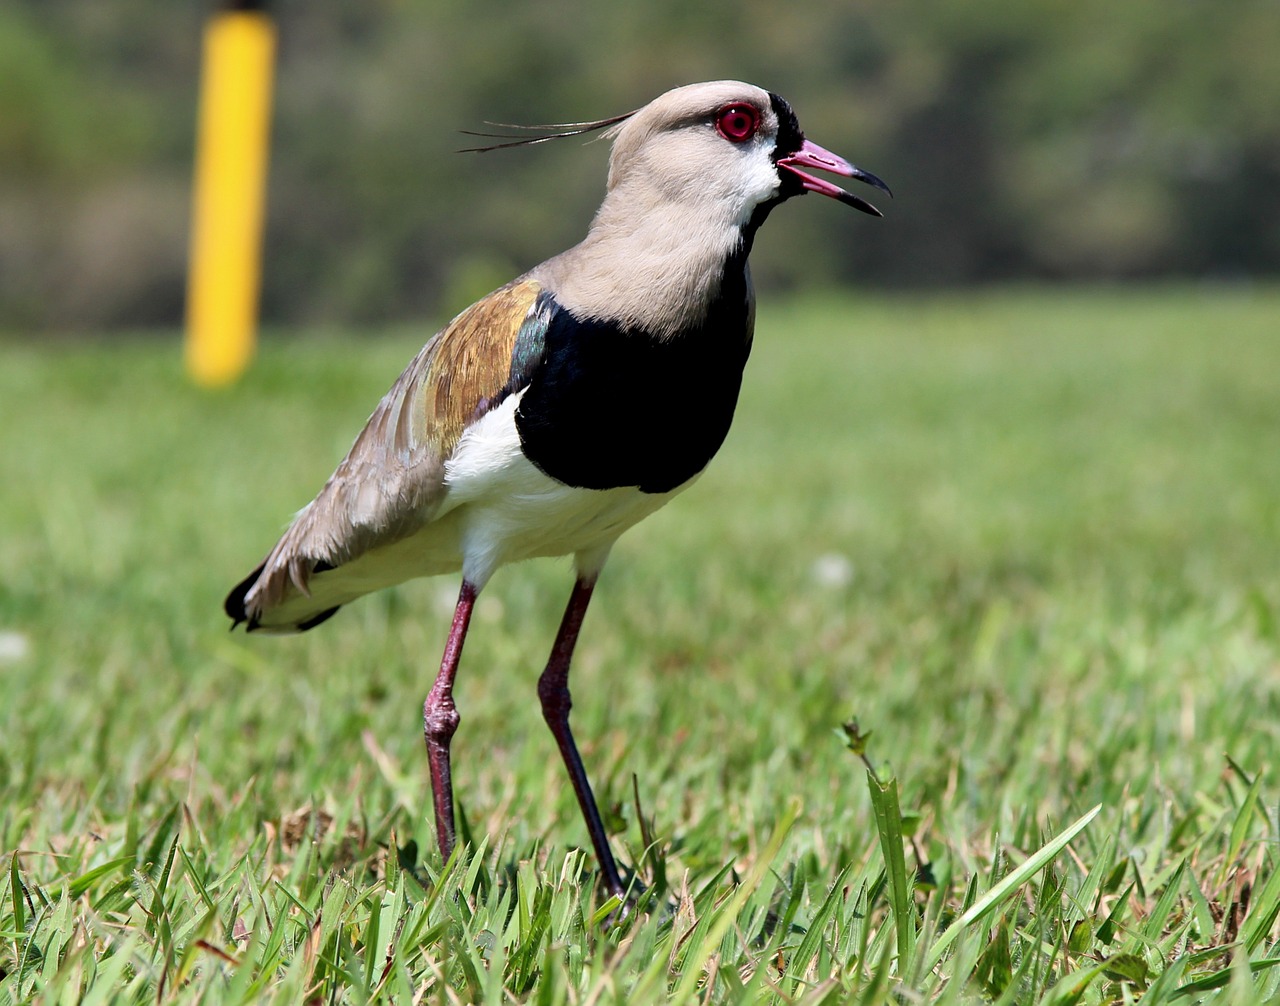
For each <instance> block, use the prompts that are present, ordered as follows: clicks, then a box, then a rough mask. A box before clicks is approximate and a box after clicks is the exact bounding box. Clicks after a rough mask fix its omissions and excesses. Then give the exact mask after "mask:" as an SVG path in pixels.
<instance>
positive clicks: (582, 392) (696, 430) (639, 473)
mask: <svg viewBox="0 0 1280 1006" xmlns="http://www.w3.org/2000/svg"><path fill="white" fill-rule="evenodd" d="M745 263H746V255H745V253H744V252H740V253H739V254H735V255H734V257H733V258H732V259H731V260H730V262H729V263H728V264H727V267H726V270H725V275H724V280H723V282H722V285H721V290H720V296H719V297H718V298H717V299H716V301H715V302H714V303H713V304H712V305H711V306H710V308H709V309H708V311H707V314H706V317H705V318H703V320H702V321H701V322H699V323H698V324H696V325H693V326H690V327H689V328H688V329H686V330H684V331H682V332H679V333H678V334H676V335H675V336H672V337H669V338H665V339H657V338H654V337H653V336H652V335H650V334H649V333H647V332H644V331H634V330H627V329H623V328H622V327H620V326H619V325H618V324H617V323H614V322H609V321H602V320H594V319H592V320H584V319H581V318H578V317H575V316H574V315H573V314H570V313H569V312H568V311H567V310H565V309H564V308H557V309H556V310H555V312H554V313H553V314H552V315H551V318H550V320H549V322H548V325H547V330H546V343H545V353H544V355H543V358H542V362H541V364H540V365H539V366H538V368H537V369H536V370H535V372H534V374H533V377H532V380H531V381H530V382H529V387H528V390H527V391H526V392H525V395H524V398H523V399H522V400H521V402H520V407H519V409H518V410H517V411H516V428H517V430H518V431H519V434H520V445H521V448H522V449H523V450H524V453H525V456H526V457H528V459H529V460H530V461H531V462H533V464H534V465H536V466H537V467H538V468H539V469H540V470H541V471H542V472H544V473H545V474H547V475H549V476H551V477H552V478H554V479H557V480H558V481H560V482H563V483H565V484H567V485H571V486H577V487H579V488H583V489H613V488H616V487H619V486H635V487H638V488H639V489H640V491H641V492H646V493H664V492H669V491H670V490H672V489H675V488H676V487H677V486H680V485H682V484H683V483H685V482H687V481H688V480H689V479H691V478H693V476H695V475H697V474H698V473H699V472H700V471H702V469H703V468H705V467H706V466H707V463H708V462H709V461H710V460H711V458H712V457H713V456H714V455H715V453H716V451H717V450H719V449H720V445H721V444H722V443H723V442H724V438H725V436H726V435H727V434H728V432H729V424H730V423H731V422H732V421H733V410H734V407H735V406H736V405H737V402H738V391H739V389H740V388H741V386H742V370H743V367H745V366H746V362H747V355H748V354H749V353H750V351H751V333H750V331H749V330H748V323H749V317H750V305H749V303H748V299H747V285H746V274H745V271H744V267H745Z"/></svg>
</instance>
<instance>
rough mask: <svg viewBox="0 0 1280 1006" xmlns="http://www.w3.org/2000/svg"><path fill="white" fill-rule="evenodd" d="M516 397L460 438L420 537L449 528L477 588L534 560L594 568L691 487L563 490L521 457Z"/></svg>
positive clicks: (464, 565)
mask: <svg viewBox="0 0 1280 1006" xmlns="http://www.w3.org/2000/svg"><path fill="white" fill-rule="evenodd" d="M521 394H523V393H521ZM520 397H521V395H514V396H512V397H511V398H509V399H507V400H506V401H505V402H503V403H502V405H500V406H499V407H498V408H497V409H495V410H494V411H493V412H491V413H489V414H488V415H487V416H485V417H484V418H483V419H481V420H480V421H479V422H478V423H476V424H475V425H474V426H472V427H471V428H470V429H468V430H467V432H466V433H464V434H463V436H462V440H461V441H460V442H459V444H458V447H457V450H455V451H454V454H453V457H452V458H451V459H450V460H449V462H448V463H447V464H446V465H445V485H446V486H447V487H448V494H447V495H446V497H445V499H444V504H443V506H442V508H441V511H440V514H439V515H438V516H437V517H436V520H435V521H433V522H432V524H431V525H429V526H428V527H426V528H424V529H423V531H422V532H420V533H421V534H424V535H426V534H430V533H431V531H432V529H433V528H435V529H436V530H437V532H439V531H444V530H445V528H446V526H451V527H450V530H451V531H453V532H454V533H455V534H456V539H455V540H456V546H457V549H458V558H459V560H460V565H461V566H462V573H463V576H465V577H466V578H467V579H468V580H469V581H471V582H472V583H474V584H475V585H476V586H482V585H483V584H484V582H485V581H486V580H488V578H489V577H490V576H491V575H492V574H493V571H494V570H496V569H497V568H498V567H499V566H502V565H505V564H506V563H509V562H519V561H521V560H523V559H531V558H535V557H537V556H551V555H571V554H576V555H579V559H580V565H584V566H589V565H591V564H593V563H595V564H597V565H598V563H602V562H603V561H604V558H605V556H606V555H607V554H608V550H609V547H610V546H611V545H612V544H613V543H614V541H616V540H617V538H618V536H619V535H620V534H622V532H623V531H625V530H627V528H629V527H631V526H632V525H634V524H636V523H638V522H639V521H641V520H643V519H644V518H645V517H647V516H649V514H651V513H653V512H654V511H655V510H658V509H659V508H660V507H662V506H663V505H664V504H666V503H667V502H668V501H669V500H670V499H671V498H672V497H674V496H675V495H676V494H677V493H679V492H682V491H683V490H684V489H686V488H687V487H688V486H689V485H691V484H692V483H693V481H694V480H693V479H690V480H689V482H686V483H685V484H684V485H682V486H679V487H677V488H676V489H674V490H672V491H671V492H668V493H642V492H640V490H639V489H636V488H631V487H624V488H617V489H576V488H573V487H572V486H566V485H563V484H562V483H560V482H557V481H556V480H555V479H552V478H550V477H548V476H547V475H544V474H543V473H542V472H541V471H539V470H538V469H537V468H536V467H534V465H533V464H532V463H530V461H529V459H528V458H526V457H525V456H524V454H523V452H521V450H520V438H519V434H518V432H517V430H516V425H515V411H516V407H517V406H518V405H519V401H520ZM449 537H454V535H453V534H451V535H449Z"/></svg>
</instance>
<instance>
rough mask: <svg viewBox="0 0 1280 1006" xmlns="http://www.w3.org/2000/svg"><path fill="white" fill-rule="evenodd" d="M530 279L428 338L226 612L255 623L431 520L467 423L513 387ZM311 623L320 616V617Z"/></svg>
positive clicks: (533, 295) (530, 299) (532, 287)
mask: <svg viewBox="0 0 1280 1006" xmlns="http://www.w3.org/2000/svg"><path fill="white" fill-rule="evenodd" d="M540 289H541V288H540V287H539V285H538V284H537V283H536V282H534V281H533V280H523V281H520V282H516V283H513V284H510V285H509V286H505V287H503V288H502V289H500V290H497V291H495V292H494V293H492V294H490V295H489V296H488V297H485V298H484V299H483V300H481V301H478V302H477V303H475V304H473V305H472V306H471V307H469V308H467V310H465V311H463V312H462V313H461V314H460V315H458V316H457V317H456V318H454V319H453V321H451V322H450V323H449V325H448V326H447V327H446V328H445V329H444V330H443V331H441V332H439V333H438V334H437V335H436V336H435V337H434V338H433V339H431V341H430V342H428V343H427V344H426V345H425V346H424V347H423V348H422V351H421V352H420V353H418V355H417V356H416V357H414V359H413V362H412V363H410V364H409V366H408V367H407V368H405V371H404V373H402V374H401V375H400V377H399V378H398V379H397V380H396V383H395V384H394V385H392V387H391V390H390V391H388V392H387V394H386V397H384V398H383V399H382V401H381V402H380V403H379V404H378V407H377V408H376V409H375V410H374V412H373V415H372V416H370V417H369V422H368V423H367V424H366V425H365V428H364V429H363V430H362V431H361V432H360V435H359V436H358V437H356V442H355V444H353V445H352V447H351V450H350V451H349V452H348V453H347V456H346V457H345V458H343V460H342V463H341V464H339V465H338V468H337V470H336V471H335V472H334V473H333V475H331V476H330V477H329V481H328V482H326V483H325V486H324V488H323V489H321V490H320V493H319V495H318V496H316V498H315V499H314V500H312V501H311V502H310V503H309V504H307V506H306V508H305V509H303V510H302V511H301V512H300V513H299V514H298V516H297V518H296V519H295V520H294V522H293V524H292V525H291V526H290V528H289V530H288V531H286V532H285V534H284V536H283V537H282V538H281V539H280V541H279V542H277V543H276V546H275V548H273V549H272V550H271V553H270V554H269V555H268V556H267V558H266V560H265V561H264V562H263V564H262V566H261V567H259V569H258V570H256V571H255V573H256V575H254V574H250V576H249V578H248V579H246V580H245V581H244V582H243V583H241V584H240V586H239V587H237V588H236V590H234V591H232V593H231V595H230V596H229V597H228V598H227V604H226V608H227V613H228V614H229V615H231V617H232V618H233V619H236V620H237V621H240V620H247V621H248V622H249V624H250V627H253V626H255V625H256V623H257V622H258V621H259V619H261V618H262V617H263V616H264V614H265V613H266V612H267V611H269V610H270V609H271V608H273V607H275V606H276V605H278V604H281V603H282V602H284V601H285V600H286V598H288V597H290V596H296V595H294V592H295V591H296V592H300V593H302V594H304V595H308V594H309V591H308V582H309V580H310V577H311V575H312V573H313V572H317V571H319V572H323V571H326V570H329V569H336V568H338V567H340V566H341V565H342V564H343V563H347V562H351V561H352V560H354V559H356V558H358V557H360V556H361V555H363V554H364V553H366V552H368V551H369V550H371V549H374V548H380V547H383V546H386V545H389V544H392V543H394V542H396V541H399V540H400V539H402V538H405V537H407V536H409V535H411V534H413V533H414V532H415V531H417V530H418V529H419V528H421V527H422V526H423V525H424V524H426V523H428V522H429V521H430V520H431V519H432V517H433V516H434V515H435V512H436V511H437V510H438V509H439V506H440V502H441V500H442V499H443V497H444V494H445V486H444V464H445V461H447V460H448V458H449V457H450V455H451V454H452V453H453V450H454V448H455V447H457V445H458V441H459V439H460V438H461V437H462V433H463V431H464V430H465V429H466V428H467V427H468V426H469V425H470V424H471V423H473V422H474V421H475V420H477V419H479V418H480V417H481V416H483V415H484V414H485V413H486V412H488V411H489V410H490V409H492V408H494V407H495V406H496V405H497V404H498V403H499V402H501V401H502V399H503V398H505V397H506V396H507V395H508V394H510V393H511V392H512V391H514V390H517V389H516V388H515V387H513V386H512V385H513V382H514V381H516V380H518V379H519V376H520V375H517V374H513V365H512V361H513V356H516V355H520V354H516V342H517V338H518V337H519V336H520V335H521V333H522V331H525V330H526V329H527V327H528V326H526V320H527V319H529V318H530V316H531V315H532V314H534V313H535V311H536V302H537V299H538V294H539V292H540ZM313 624H314V623H313Z"/></svg>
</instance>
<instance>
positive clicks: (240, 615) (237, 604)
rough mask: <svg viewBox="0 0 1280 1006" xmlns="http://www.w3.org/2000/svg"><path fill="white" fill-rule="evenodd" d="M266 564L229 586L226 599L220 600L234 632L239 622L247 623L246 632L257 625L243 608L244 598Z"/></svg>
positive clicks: (255, 620) (256, 621)
mask: <svg viewBox="0 0 1280 1006" xmlns="http://www.w3.org/2000/svg"><path fill="white" fill-rule="evenodd" d="M265 566H266V563H265V562H264V563H263V564H262V565H260V566H259V567H258V568H257V569H255V570H254V571H253V572H252V573H250V574H249V575H248V576H246V577H245V578H244V579H243V580H241V581H240V582H239V583H237V584H236V585H235V586H234V587H232V588H231V593H230V594H228V595H227V599H226V600H225V601H223V602H222V610H223V611H225V612H226V613H227V617H228V618H230V619H231V630H232V631H233V632H234V631H235V630H236V629H237V628H238V627H239V626H240V625H241V624H243V623H246V622H247V623H248V627H247V628H246V630H245V631H246V632H252V631H253V630H254V629H256V628H257V627H258V620H257V619H256V618H251V617H250V615H249V612H248V611H247V610H246V609H245V606H244V599H245V598H246V597H247V596H248V595H249V591H251V590H252V589H253V585H254V584H255V583H257V582H258V577H259V576H261V575H262V570H263V568H264V567H265Z"/></svg>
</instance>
